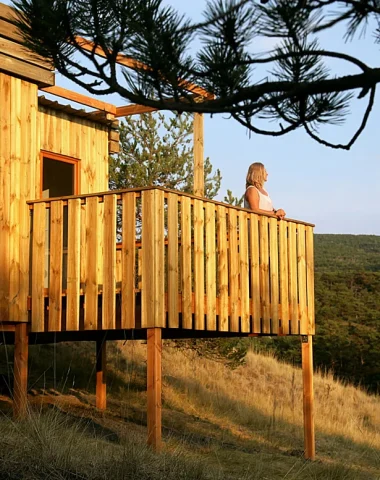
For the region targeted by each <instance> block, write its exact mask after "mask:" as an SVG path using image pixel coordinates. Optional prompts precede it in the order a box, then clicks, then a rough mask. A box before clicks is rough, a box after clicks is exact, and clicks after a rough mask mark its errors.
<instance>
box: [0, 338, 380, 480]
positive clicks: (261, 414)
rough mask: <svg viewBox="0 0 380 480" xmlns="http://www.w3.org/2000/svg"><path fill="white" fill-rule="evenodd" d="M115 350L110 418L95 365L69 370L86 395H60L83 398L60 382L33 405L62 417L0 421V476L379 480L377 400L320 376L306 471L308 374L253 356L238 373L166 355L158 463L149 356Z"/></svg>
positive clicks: (134, 348) (139, 346) (183, 355)
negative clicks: (98, 396) (149, 403)
mask: <svg viewBox="0 0 380 480" xmlns="http://www.w3.org/2000/svg"><path fill="white" fill-rule="evenodd" d="M110 347H111V348H110V352H109V353H110V356H109V357H110V358H109V369H110V375H109V393H110V395H109V402H108V410H107V412H106V413H105V414H102V415H100V414H99V413H97V412H96V410H95V408H94V395H93V391H92V392H91V391H90V392H89V391H88V388H87V386H88V385H89V384H90V383H91V384H92V383H93V382H92V380H91V379H92V375H91V373H93V372H92V370H91V362H89V361H88V358H85V359H84V358H81V359H80V362H78V365H75V364H74V362H71V367H70V368H71V373H70V375H71V376H70V375H69V377H70V378H72V375H75V378H77V379H78V378H81V377H83V381H82V388H80V383H78V381H77V383H76V384H75V385H74V387H75V388H74V389H69V390H67V389H66V391H65V392H64V393H62V392H63V381H65V385H66V386H73V384H72V381H71V380H70V381H67V376H66V377H65V375H63V374H62V375H61V377H62V385H58V386H57V390H58V393H59V394H58V395H57V392H56V391H54V392H53V391H50V390H49V389H47V388H45V389H44V391H43V393H44V394H43V395H41V391H42V390H41V389H39V388H38V385H37V387H36V388H35V396H34V397H33V398H31V401H32V403H33V404H38V405H42V404H54V405H55V407H54V408H48V409H47V413H43V414H41V413H38V414H37V415H36V414H35V413H32V414H31V416H30V418H29V419H28V420H27V421H26V422H24V423H22V424H15V423H13V422H11V421H10V420H9V418H6V417H4V418H3V419H2V421H0V430H1V431H2V436H1V437H0V464H1V463H3V465H4V466H6V470H5V469H4V468H5V467H4V466H3V469H2V471H3V472H4V471H7V472H10V473H9V475H8V477H4V476H2V477H1V478H8V479H9V480H13V479H16V478H17V479H18V478H28V479H29V478H30V479H31V480H32V479H33V480H34V479H37V478H57V479H72V478H73V479H74V478H81V479H106V478H112V479H116V480H118V479H124V478H125V479H148V478H149V479H153V480H159V479H165V480H171V479H173V480H174V479H177V478H178V479H189V480H190V479H205V480H206V479H210V480H215V479H222V478H223V479H234V480H277V479H278V480H280V479H287V480H314V479H315V480H316V479H322V480H380V402H379V397H375V396H368V395H366V394H365V393H364V392H363V391H360V390H358V389H356V388H354V387H350V386H344V385H342V384H341V383H339V382H337V381H335V380H334V379H333V378H332V377H331V376H330V375H324V376H322V375H316V376H315V400H316V404H315V408H316V434H317V461H316V462H305V461H304V460H303V457H302V451H303V419H302V379H301V371H300V370H299V369H294V368H293V367H291V366H289V365H286V364H281V363H279V362H278V361H276V360H275V359H274V358H272V357H269V356H262V355H257V354H254V353H252V352H250V353H249V354H248V356H247V362H246V365H243V366H241V367H239V368H237V369H236V370H230V369H229V368H227V367H225V366H224V365H223V364H222V363H218V362H214V361H212V360H208V359H202V358H199V357H198V356H196V354H194V353H193V352H190V351H180V350H178V349H174V348H171V347H169V346H165V348H164V350H163V374H164V377H163V378H164V387H163V426H164V429H163V430H164V440H165V447H164V453H163V454H162V455H160V456H154V455H153V454H152V453H151V452H150V451H149V450H147V449H146V448H145V435H146V427H145V425H146V414H145V408H146V393H145V381H146V379H145V361H146V345H144V344H143V343H141V342H127V343H126V344H123V343H122V342H118V343H113V344H111V343H110ZM60 348H61V349H63V350H64V349H65V347H64V346H61V347H60ZM67 348H68V349H69V348H70V350H68V351H72V347H67ZM56 353H57V355H58V356H59V355H61V357H60V358H62V359H64V358H66V356H67V352H66V354H65V353H62V352H58V351H57V352H56ZM89 353H91V354H92V353H93V349H90V350H88V352H87V354H89ZM45 362H46V359H45ZM87 364H88V365H87ZM84 365H86V366H87V368H88V369H89V370H88V371H87V374H86V372H84ZM60 368H61V369H62V371H63V366H62V365H61V366H60ZM76 369H80V370H81V372H78V373H75V371H76ZM67 384H69V385H67ZM90 390H91V389H90ZM0 400H1V399H0ZM3 400H4V403H3V411H5V410H6V403H5V399H4V398H3ZM0 405H1V402H0ZM35 410H36V407H34V409H33V411H34V412H35ZM40 411H44V412H45V411H46V407H44V408H42V407H41V409H40V410H39V412H40ZM22 452H23V453H22ZM12 465H13V467H14V468H13V469H12ZM20 472H23V474H22V475H20ZM12 475H13V476H12ZM17 475H18V476H17Z"/></svg>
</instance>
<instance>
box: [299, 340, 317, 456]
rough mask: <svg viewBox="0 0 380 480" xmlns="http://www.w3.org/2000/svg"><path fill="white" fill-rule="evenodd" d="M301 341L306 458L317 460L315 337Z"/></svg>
mask: <svg viewBox="0 0 380 480" xmlns="http://www.w3.org/2000/svg"><path fill="white" fill-rule="evenodd" d="M301 341H302V378H303V418H304V420H303V421H304V443H305V458H306V459H309V460H315V430H314V390H313V337H312V336H311V335H302V336H301Z"/></svg>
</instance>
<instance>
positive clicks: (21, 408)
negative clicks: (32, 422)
mask: <svg viewBox="0 0 380 480" xmlns="http://www.w3.org/2000/svg"><path fill="white" fill-rule="evenodd" d="M28 341H29V338H28V325H27V324H26V323H19V324H18V325H16V330H15V349H14V367H13V375H14V380H13V415H14V417H15V418H18V419H20V418H23V417H25V416H26V414H27V401H28V396H27V394H28V350H29V349H28Z"/></svg>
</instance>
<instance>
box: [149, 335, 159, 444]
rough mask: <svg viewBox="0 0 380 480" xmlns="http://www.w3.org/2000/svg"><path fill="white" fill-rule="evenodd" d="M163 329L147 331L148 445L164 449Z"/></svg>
mask: <svg viewBox="0 0 380 480" xmlns="http://www.w3.org/2000/svg"><path fill="white" fill-rule="evenodd" d="M161 395H162V329H161V328H148V329H147V425H148V445H149V446H150V447H152V448H153V450H154V451H156V452H159V451H160V450H161V447H162V433H161V428H162V418H161V417H162V400H161Z"/></svg>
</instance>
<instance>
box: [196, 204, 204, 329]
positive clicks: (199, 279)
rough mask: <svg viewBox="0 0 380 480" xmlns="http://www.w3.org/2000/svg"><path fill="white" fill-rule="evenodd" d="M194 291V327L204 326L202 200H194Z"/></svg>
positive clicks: (202, 327) (201, 327)
mask: <svg viewBox="0 0 380 480" xmlns="http://www.w3.org/2000/svg"><path fill="white" fill-rule="evenodd" d="M194 293H195V329H196V330H204V328H205V272H204V211H203V202H202V201H201V200H194Z"/></svg>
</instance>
